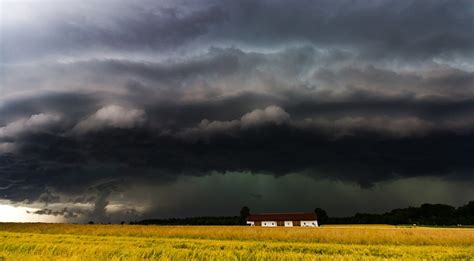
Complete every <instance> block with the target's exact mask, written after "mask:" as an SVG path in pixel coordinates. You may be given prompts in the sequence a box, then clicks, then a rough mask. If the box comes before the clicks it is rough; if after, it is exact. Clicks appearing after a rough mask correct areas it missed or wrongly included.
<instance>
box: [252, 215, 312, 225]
mask: <svg viewBox="0 0 474 261" xmlns="http://www.w3.org/2000/svg"><path fill="white" fill-rule="evenodd" d="M247 225H249V226H262V227H317V226H318V218H317V216H316V214H315V213H267V214H251V215H250V216H248V218H247Z"/></svg>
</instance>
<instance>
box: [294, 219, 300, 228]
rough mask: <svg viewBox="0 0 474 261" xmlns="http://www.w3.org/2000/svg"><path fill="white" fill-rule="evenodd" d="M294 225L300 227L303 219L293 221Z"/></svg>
mask: <svg viewBox="0 0 474 261" xmlns="http://www.w3.org/2000/svg"><path fill="white" fill-rule="evenodd" d="M293 226H295V227H300V226H301V221H299V220H296V221H293Z"/></svg>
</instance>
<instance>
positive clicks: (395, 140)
mask: <svg viewBox="0 0 474 261" xmlns="http://www.w3.org/2000/svg"><path fill="white" fill-rule="evenodd" d="M145 4H146V5H145ZM40 6H41V8H40V7H39V6H38V5H36V4H25V3H23V4H22V5H17V6H15V4H13V3H8V4H4V6H2V7H5V8H11V9H10V12H8V16H5V17H4V18H2V19H3V20H2V22H3V23H2V24H1V26H0V29H1V33H2V38H1V39H0V41H2V42H1V44H2V45H1V49H2V50H1V51H2V53H1V57H0V59H1V60H0V74H1V75H0V78H1V82H0V83H1V84H2V87H1V90H0V91H1V93H0V94H1V96H0V195H1V197H2V198H4V199H8V200H11V201H13V202H27V203H35V202H36V203H38V202H39V203H41V204H45V205H48V207H47V208H45V209H43V210H39V211H37V212H36V214H46V215H54V216H64V217H76V216H77V215H87V216H88V217H91V218H94V219H97V220H100V221H105V220H106V219H107V218H108V216H107V209H108V208H109V207H111V206H112V205H113V204H112V203H111V202H112V201H111V198H113V197H114V196H116V195H117V194H120V193H122V192H123V191H126V190H127V186H130V185H131V184H135V183H146V184H159V185H162V184H169V183H172V182H175V181H176V180H179V178H181V177H203V176H205V175H209V173H212V172H217V173H226V172H229V171H230V172H236V173H241V172H250V173H263V174H268V175H272V176H274V177H281V176H284V175H287V174H290V173H295V172H298V173H303V174H304V175H307V176H309V177H314V178H321V177H323V178H328V179H332V180H342V181H347V182H355V183H357V184H359V185H360V186H362V187H370V186H373V184H374V183H377V182H383V181H387V180H396V179H400V178H412V177H414V178H418V177H428V176H435V177H439V178H441V179H443V180H447V181H453V180H472V174H471V173H472V171H473V170H474V163H473V162H472V160H471V159H470V157H469V155H472V153H473V152H474V120H472V115H473V113H474V92H473V87H474V74H473V68H474V67H473V66H474V65H473V64H472V61H471V59H470V58H472V55H473V49H474V48H473V47H472V46H474V38H473V37H474V36H473V34H472V24H473V13H472V10H473V3H472V2H471V1H463V0H461V1H430V2H420V1H337V2H336V1H303V0H301V1H291V2H289V1H201V2H199V4H197V3H194V2H191V1H170V2H160V3H156V2H152V1H150V2H148V1H146V2H143V4H139V3H129V2H122V1H116V2H107V3H105V2H99V1H89V2H85V3H79V2H77V3H74V2H71V3H70V5H69V4H67V5H66V4H61V3H56V2H54V4H52V3H41V5H40ZM15 8H17V9H15ZM25 8H26V9H25ZM35 8H36V9H35ZM23 13H24V14H30V15H20V14H23ZM33 43H34V44H33ZM256 191H258V190H256ZM247 195H250V196H249V197H251V198H254V199H258V200H268V199H267V198H270V197H267V194H266V193H265V192H264V191H263V192H262V193H261V194H260V193H250V194H249V193H247ZM262 195H265V197H263V196H262ZM122 200H123V199H122ZM61 202H68V203H72V204H89V205H90V206H91V209H88V210H83V212H80V213H79V212H78V211H79V210H77V211H75V210H74V211H72V210H71V208H69V209H64V208H63V207H61V208H59V209H52V208H50V207H49V205H52V204H58V203H61ZM115 203H116V202H115ZM135 211H138V210H133V211H132V210H130V212H129V213H128V212H127V213H128V214H130V215H135V214H136V213H135Z"/></svg>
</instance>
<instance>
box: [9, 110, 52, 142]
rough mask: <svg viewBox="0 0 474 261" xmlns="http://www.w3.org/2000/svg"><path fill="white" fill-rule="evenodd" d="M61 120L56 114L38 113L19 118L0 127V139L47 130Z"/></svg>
mask: <svg viewBox="0 0 474 261" xmlns="http://www.w3.org/2000/svg"><path fill="white" fill-rule="evenodd" d="M60 120H61V116H59V115H57V114H47V113H40V114H35V115H32V116H31V117H29V118H27V119H19V120H17V121H14V122H11V123H9V124H7V125H6V126H4V127H0V139H2V138H3V139H6V138H16V137H18V136H21V135H26V134H28V133H29V134H32V133H33V134H34V133H40V132H47V131H49V130H50V128H51V127H53V126H54V125H55V124H57V123H58V122H59V121H60Z"/></svg>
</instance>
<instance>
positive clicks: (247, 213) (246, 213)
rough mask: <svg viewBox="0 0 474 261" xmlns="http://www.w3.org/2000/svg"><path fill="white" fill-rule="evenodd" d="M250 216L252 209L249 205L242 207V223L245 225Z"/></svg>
mask: <svg viewBox="0 0 474 261" xmlns="http://www.w3.org/2000/svg"><path fill="white" fill-rule="evenodd" d="M248 216H250V209H249V208H248V207H247V206H244V207H242V209H241V210H240V224H242V225H244V224H245V222H246V221H247V217H248Z"/></svg>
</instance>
